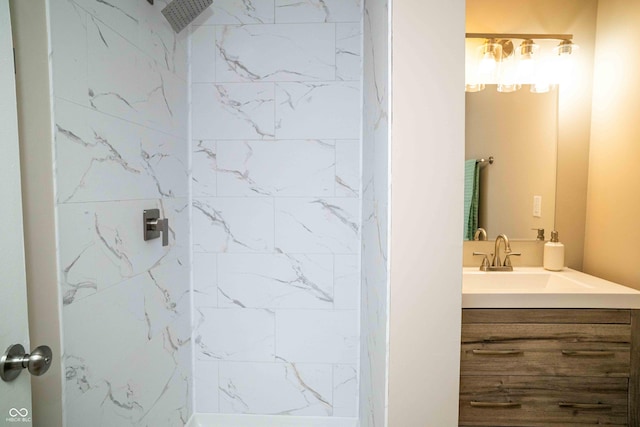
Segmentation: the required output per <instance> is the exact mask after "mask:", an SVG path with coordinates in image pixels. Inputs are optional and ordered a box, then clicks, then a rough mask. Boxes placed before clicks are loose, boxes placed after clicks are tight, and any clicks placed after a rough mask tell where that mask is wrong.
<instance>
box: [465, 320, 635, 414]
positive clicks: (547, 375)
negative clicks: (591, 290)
mask: <svg viewBox="0 0 640 427" xmlns="http://www.w3.org/2000/svg"><path fill="white" fill-rule="evenodd" d="M460 359H461V362H460V418H459V425H460V426H461V427H462V426H465V427H471V426H512V427H515V426H519V427H525V426H536V427H542V426H544V427H556V426H596V425H607V426H632V427H640V400H639V399H638V396H639V394H640V372H639V371H640V310H605V309H463V311H462V347H461V354H460Z"/></svg>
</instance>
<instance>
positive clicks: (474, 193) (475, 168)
mask: <svg viewBox="0 0 640 427" xmlns="http://www.w3.org/2000/svg"><path fill="white" fill-rule="evenodd" d="M478 203H480V166H479V165H478V162H477V160H476V159H471V160H466V161H465V162H464V240H473V235H474V233H475V232H476V229H477V228H478Z"/></svg>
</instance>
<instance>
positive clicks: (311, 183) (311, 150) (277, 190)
mask: <svg viewBox="0 0 640 427" xmlns="http://www.w3.org/2000/svg"><path fill="white" fill-rule="evenodd" d="M200 157H201V156H200ZM335 165H336V147H335V144H334V142H333V141H322V140H302V141H296V140H292V141H218V143H217V182H218V189H219V191H218V195H219V196H307V197H310V196H318V197H323V196H333V195H334V187H335V184H334V181H335V176H336V168H335ZM194 173H195V174H196V176H201V174H200V173H199V172H197V173H196V172H194Z"/></svg>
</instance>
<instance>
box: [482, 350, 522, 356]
mask: <svg viewBox="0 0 640 427" xmlns="http://www.w3.org/2000/svg"><path fill="white" fill-rule="evenodd" d="M471 352H472V353H473V354H477V355H478V356H514V355H517V354H522V353H524V352H523V351H522V350H478V349H476V350H472V351H471Z"/></svg>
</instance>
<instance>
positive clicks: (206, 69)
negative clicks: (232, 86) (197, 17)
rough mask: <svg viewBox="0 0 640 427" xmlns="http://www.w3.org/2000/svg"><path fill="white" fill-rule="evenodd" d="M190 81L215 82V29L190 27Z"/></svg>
mask: <svg viewBox="0 0 640 427" xmlns="http://www.w3.org/2000/svg"><path fill="white" fill-rule="evenodd" d="M191 81H192V82H193V83H213V82H215V81H216V27H213V26H193V27H191Z"/></svg>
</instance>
